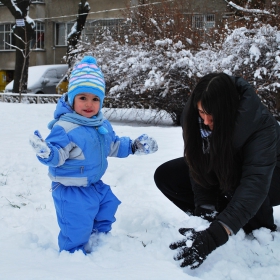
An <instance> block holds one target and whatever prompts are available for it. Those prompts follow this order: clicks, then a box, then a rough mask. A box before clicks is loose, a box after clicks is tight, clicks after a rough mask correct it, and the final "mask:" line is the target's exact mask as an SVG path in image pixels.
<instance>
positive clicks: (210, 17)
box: [192, 14, 215, 29]
mask: <svg viewBox="0 0 280 280" xmlns="http://www.w3.org/2000/svg"><path fill="white" fill-rule="evenodd" d="M192 25H193V27H194V28H197V29H208V28H213V27H215V15H214V14H207V15H194V16H193V17H192Z"/></svg>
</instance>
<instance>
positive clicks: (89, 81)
mask: <svg viewBox="0 0 280 280" xmlns="http://www.w3.org/2000/svg"><path fill="white" fill-rule="evenodd" d="M80 93H91V94H95V95H96V96H98V97H99V98H100V109H99V110H101V108H102V105H103V99H104V97H105V81H104V76H103V74H102V72H101V70H100V69H99V68H98V66H97V62H96V60H95V58H94V57H92V56H85V57H84V58H83V59H82V60H81V61H80V62H79V63H77V64H75V66H74V67H73V70H72V72H71V74H70V79H69V85H68V102H69V103H70V105H71V106H73V103H74V98H75V96H76V95H77V94H80Z"/></svg>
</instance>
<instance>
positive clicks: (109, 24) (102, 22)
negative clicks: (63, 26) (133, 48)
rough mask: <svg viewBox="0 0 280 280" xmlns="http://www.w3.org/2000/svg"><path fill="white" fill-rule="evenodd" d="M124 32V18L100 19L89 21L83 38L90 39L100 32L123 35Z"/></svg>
mask: <svg viewBox="0 0 280 280" xmlns="http://www.w3.org/2000/svg"><path fill="white" fill-rule="evenodd" d="M123 32H124V19H121V18H114V19H98V20H94V21H90V22H87V23H86V25H85V29H84V32H83V40H85V39H87V40H89V41H91V40H93V38H95V37H97V36H98V35H99V34H104V33H105V34H110V35H112V36H114V35H121V33H123Z"/></svg>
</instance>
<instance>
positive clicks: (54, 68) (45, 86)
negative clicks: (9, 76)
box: [5, 64, 68, 94]
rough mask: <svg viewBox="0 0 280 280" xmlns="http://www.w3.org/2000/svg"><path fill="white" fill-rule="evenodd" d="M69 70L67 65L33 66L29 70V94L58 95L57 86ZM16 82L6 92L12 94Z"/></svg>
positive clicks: (7, 87) (11, 83) (6, 88)
mask: <svg viewBox="0 0 280 280" xmlns="http://www.w3.org/2000/svg"><path fill="white" fill-rule="evenodd" d="M67 70H68V65H67V64H52V65H39V66H31V67H29V68H28V81H27V92H28V93H35V94H56V85H57V84H58V82H59V81H60V80H61V78H62V77H63V76H64V75H65V74H66V72H67ZM13 86H14V81H11V82H10V83H9V84H8V85H7V86H6V87H5V92H12V91H13Z"/></svg>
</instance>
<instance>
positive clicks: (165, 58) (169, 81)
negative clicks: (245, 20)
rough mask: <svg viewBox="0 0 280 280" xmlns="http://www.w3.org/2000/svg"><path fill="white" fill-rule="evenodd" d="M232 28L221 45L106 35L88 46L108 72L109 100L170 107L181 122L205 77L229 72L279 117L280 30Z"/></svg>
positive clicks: (126, 105) (115, 103) (119, 103)
mask: <svg viewBox="0 0 280 280" xmlns="http://www.w3.org/2000/svg"><path fill="white" fill-rule="evenodd" d="M228 33H229V34H228V36H227V37H225V40H224V41H223V42H222V43H221V44H220V45H219V48H217V47H210V46H209V45H205V44H204V45H203V48H202V49H200V50H189V49H188V48H187V47H186V46H185V45H184V44H183V43H182V42H181V41H177V42H175V41H173V40H171V39H163V40H156V41H155V42H154V43H153V44H152V43H150V42H149V43H148V42H143V43H138V44H134V45H130V44H121V43H119V42H117V41H116V40H113V39H112V38H111V37H106V38H103V42H102V43H100V44H96V45H89V46H88V47H87V50H86V51H87V52H90V53H92V54H93V55H94V56H95V57H96V58H97V60H98V63H99V65H100V67H101V68H102V71H103V73H104V76H105V80H106V87H107V93H106V99H105V101H104V105H105V106H106V107H111V108H152V109H157V110H165V111H166V112H168V113H169V114H170V116H171V117H172V119H173V121H174V123H176V124H178V123H179V120H180V115H181V112H182V109H183V107H184V105H185V103H186V101H187V99H188V95H189V94H190V92H191V91H192V89H193V87H194V85H195V84H196V83H197V81H198V80H199V78H200V77H202V76H204V75H206V74H208V73H210V72H225V73H227V74H229V75H239V76H242V77H244V78H245V79H246V80H248V81H249V82H250V83H251V84H252V85H253V86H254V87H255V88H256V91H257V93H258V94H259V95H260V97H261V98H262V100H263V102H264V103H265V104H266V105H267V106H268V107H269V109H270V111H271V112H272V113H273V114H274V115H275V116H276V118H277V119H279V116H280V114H279V112H278V111H277V108H279V107H280V106H279V104H278V105H277V104H276V102H277V96H278V95H280V47H279V46H280V31H279V30H278V29H277V27H272V26H270V25H263V26H262V27H260V28H255V29H247V28H245V27H242V28H238V29H235V30H233V31H232V32H228ZM277 106H278V107H277Z"/></svg>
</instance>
